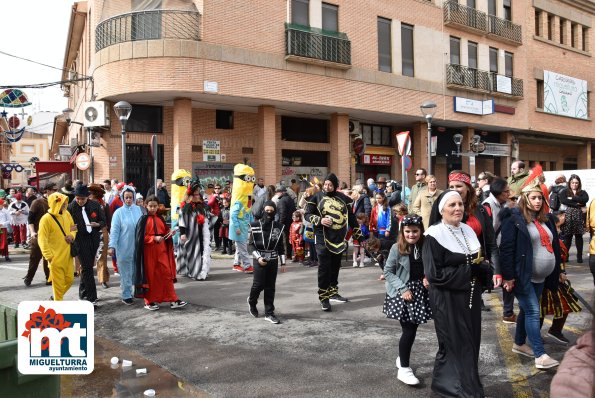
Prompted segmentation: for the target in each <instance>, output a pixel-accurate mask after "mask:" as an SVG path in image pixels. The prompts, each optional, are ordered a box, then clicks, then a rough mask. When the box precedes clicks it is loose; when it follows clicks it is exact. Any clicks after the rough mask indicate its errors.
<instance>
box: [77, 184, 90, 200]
mask: <svg viewBox="0 0 595 398" xmlns="http://www.w3.org/2000/svg"><path fill="white" fill-rule="evenodd" d="M74 196H84V197H87V196H89V188H87V186H86V185H82V184H81V185H77V186H76V188H75V189H74Z"/></svg>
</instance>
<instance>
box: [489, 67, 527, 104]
mask: <svg viewBox="0 0 595 398" xmlns="http://www.w3.org/2000/svg"><path fill="white" fill-rule="evenodd" d="M508 79H510V80H509V81H507V80H508ZM490 80H491V82H492V92H493V94H494V95H503V96H507V97H508V96H512V97H519V99H520V98H523V80H522V79H517V78H516V77H506V76H501V75H498V74H497V73H490ZM498 81H500V82H501V86H502V87H498ZM502 83H503V84H502Z"/></svg>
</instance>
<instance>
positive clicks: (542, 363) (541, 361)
mask: <svg viewBox="0 0 595 398" xmlns="http://www.w3.org/2000/svg"><path fill="white" fill-rule="evenodd" d="M558 365H560V362H558V361H556V360H555V359H553V358H551V357H550V356H549V355H548V354H543V355H542V356H540V357H539V358H535V367H536V368H537V369H549V368H553V367H555V366H558Z"/></svg>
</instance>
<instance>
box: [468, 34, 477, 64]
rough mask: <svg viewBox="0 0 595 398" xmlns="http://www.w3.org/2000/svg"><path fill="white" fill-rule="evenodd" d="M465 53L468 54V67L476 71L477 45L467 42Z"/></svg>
mask: <svg viewBox="0 0 595 398" xmlns="http://www.w3.org/2000/svg"><path fill="white" fill-rule="evenodd" d="M467 52H468V54H469V67H470V68H473V69H477V43H473V42H472V41H470V42H468V43H467Z"/></svg>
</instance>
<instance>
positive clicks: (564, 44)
mask: <svg viewBox="0 0 595 398" xmlns="http://www.w3.org/2000/svg"><path fill="white" fill-rule="evenodd" d="M72 10H73V13H72V16H71V20H70V30H69V35H68V39H67V43H66V51H65V58H64V69H66V70H67V71H68V72H66V71H65V72H64V76H63V79H64V80H67V79H69V78H70V79H77V78H78V79H81V78H85V77H86V76H92V78H93V80H92V81H91V80H79V81H75V82H71V83H65V84H64V86H63V87H64V91H65V95H67V96H68V97H69V106H70V107H71V108H72V109H73V110H74V112H73V116H72V119H73V120H75V121H79V122H81V123H83V124H88V122H86V121H85V110H86V109H87V107H88V106H89V105H88V104H87V103H88V102H89V101H104V102H105V108H103V105H102V103H98V104H99V108H100V109H96V110H98V111H99V117H100V118H102V117H103V113H104V112H105V113H106V114H107V115H106V116H107V117H109V120H110V121H111V123H108V121H105V122H104V123H103V124H105V125H106V127H96V128H95V129H94V132H95V133H99V134H101V140H100V142H101V146H100V147H95V148H93V156H94V178H95V180H99V179H104V178H108V177H115V178H119V177H120V176H121V164H122V156H121V153H122V150H121V134H120V128H121V126H120V123H119V121H118V119H117V117H116V116H115V114H114V112H113V104H114V103H116V102H118V101H121V100H124V101H127V102H129V103H130V104H132V108H133V109H132V114H131V119H130V121H129V122H128V126H127V131H128V135H127V163H126V165H127V166H126V169H127V175H128V179H129V180H133V181H135V182H136V184H137V185H140V186H141V187H144V186H148V185H150V183H149V182H148V180H149V178H152V166H151V164H152V163H151V160H150V157H149V156H148V154H149V143H150V139H151V135H152V134H157V136H158V143H159V171H158V174H159V177H161V176H165V179H166V180H169V177H170V175H171V173H172V171H173V170H176V169H179V168H184V169H189V170H190V169H192V170H193V172H194V173H195V174H197V175H200V176H201V178H208V177H226V176H229V175H231V173H232V171H231V169H232V168H233V165H234V164H236V163H238V162H247V163H248V164H251V165H252V166H253V167H254V168H255V170H256V174H257V175H258V176H262V177H264V178H265V182H266V183H267V184H270V183H274V182H276V181H279V180H280V179H285V180H287V179H290V178H294V177H300V176H316V175H324V174H325V173H326V172H327V171H331V170H332V171H334V172H336V173H337V174H338V176H339V178H340V179H341V180H343V181H346V182H348V183H353V182H354V181H355V179H356V178H369V177H377V176H378V175H379V174H387V175H391V176H393V177H396V178H399V176H400V175H401V158H400V156H399V154H398V152H397V149H396V147H397V145H396V139H395V133H396V132H401V131H410V134H411V140H412V150H411V160H412V165H413V169H415V168H417V167H426V168H427V166H428V154H427V147H428V135H427V131H428V130H427V123H426V120H425V119H424V116H423V115H422V112H421V110H420V105H422V103H424V102H426V101H432V102H434V103H435V104H436V108H435V114H434V116H433V120H432V136H434V137H435V138H432V140H433V141H434V140H435V142H436V144H435V147H434V152H435V155H434V156H433V157H432V170H433V172H434V174H436V175H437V177H438V179H439V181H442V182H445V180H446V176H447V173H448V172H449V171H450V170H452V169H457V168H462V169H465V170H468V171H470V172H471V173H472V174H474V175H475V174H478V173H479V172H480V171H482V170H495V171H496V172H497V173H499V174H501V175H508V170H509V167H510V163H511V161H512V160H514V159H515V158H518V159H522V160H525V161H529V162H530V164H534V163H535V162H539V163H541V164H542V166H543V168H544V170H555V169H575V168H591V167H593V162H592V150H593V142H595V129H594V125H593V121H592V117H593V111H594V109H593V104H592V101H590V92H591V91H592V88H593V84H595V74H594V73H593V71H594V70H595V62H594V61H593V56H592V51H593V48H592V45H591V43H592V38H593V33H592V32H593V23H594V16H595V2H594V1H591V0H517V1H515V2H514V4H513V2H512V1H511V0H459V1H458V2H457V1H456V0H448V1H446V0H445V1H443V0H431V1H429V0H428V1H424V0H400V1H380V0H378V1H345V0H327V1H325V2H322V1H321V0H286V1H264V0H260V1H257V0H255V1H244V2H242V1H223V0H194V1H192V0H144V1H143V0H132V1H130V2H128V1H116V0H89V1H81V2H76V3H74V5H73V8H72ZM102 120H105V119H102ZM95 123H96V122H95ZM459 134H460V135H459ZM86 137H88V134H87V132H86V131H85V129H84V128H83V127H82V126H80V125H78V124H71V125H70V126H68V125H67V124H66V123H61V122H58V123H57V124H56V128H55V132H54V142H53V146H52V154H54V153H57V148H58V145H59V144H69V145H71V146H73V147H75V146H77V145H80V144H81V143H85V142H86V141H85V140H86ZM358 137H360V138H361V139H362V140H363V141H364V142H365V144H366V145H365V151H364V152H361V153H359V154H356V153H355V152H354V151H355V149H354V146H353V141H354V140H355V139H356V138H358ZM454 137H460V139H461V140H462V142H461V146H460V148H459V149H458V150H457V146H456V145H455V142H454V139H453V138H454ZM474 137H475V140H480V143H479V145H475V146H472V142H473V140H474ZM360 149H362V148H361V147H359V148H358V151H359V150H360ZM472 149H475V151H472ZM78 150H88V148H87V149H85V148H83V147H80V146H79V147H78ZM457 151H458V152H459V153H462V156H458V155H457ZM482 151H483V152H482ZM480 152H481V153H480ZM81 177H82V178H84V179H88V178H89V176H88V171H87V172H85V173H84V174H81ZM145 181H147V182H145Z"/></svg>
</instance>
